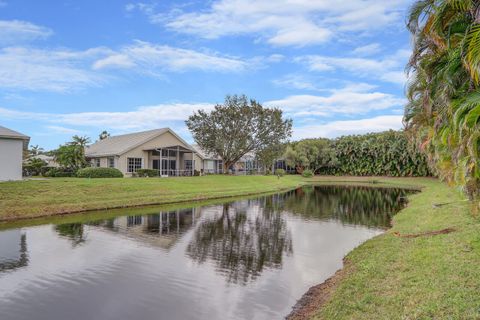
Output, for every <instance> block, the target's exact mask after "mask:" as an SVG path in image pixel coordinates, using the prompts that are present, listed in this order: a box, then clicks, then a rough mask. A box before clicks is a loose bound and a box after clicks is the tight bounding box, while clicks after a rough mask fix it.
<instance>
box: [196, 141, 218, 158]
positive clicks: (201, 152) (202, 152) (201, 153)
mask: <svg viewBox="0 0 480 320" xmlns="http://www.w3.org/2000/svg"><path fill="white" fill-rule="evenodd" d="M192 148H193V150H195V152H196V153H197V154H198V155H199V156H200V157H201V158H203V159H208V160H220V157H218V156H214V155H213V154H211V153H207V152H206V151H205V150H203V149H202V148H201V147H200V146H199V145H198V144H192Z"/></svg>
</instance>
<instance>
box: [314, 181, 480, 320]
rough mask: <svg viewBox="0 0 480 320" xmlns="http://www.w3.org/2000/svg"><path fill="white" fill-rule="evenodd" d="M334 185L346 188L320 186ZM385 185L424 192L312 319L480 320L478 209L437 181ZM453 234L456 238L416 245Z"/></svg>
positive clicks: (362, 252)
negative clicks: (447, 229) (395, 185)
mask: <svg viewBox="0 0 480 320" xmlns="http://www.w3.org/2000/svg"><path fill="white" fill-rule="evenodd" d="M332 179H333V180H334V181H335V183H338V181H340V180H345V178H323V179H316V180H317V181H324V182H325V181H330V182H331V181H332ZM347 180H350V181H361V180H363V179H361V178H360V179H358V178H351V179H347ZM380 181H381V182H385V183H387V184H392V185H393V184H399V185H416V186H422V187H423V189H422V190H423V191H422V192H421V193H418V194H415V195H412V196H410V197H409V199H410V201H409V205H408V207H407V208H406V209H404V210H402V211H401V212H400V213H398V214H397V215H396V216H395V217H394V220H393V224H394V226H393V228H392V229H391V230H389V231H387V232H386V233H385V234H383V235H380V236H378V237H376V238H374V239H372V240H369V241H367V242H366V243H364V244H363V245H361V246H360V247H358V248H357V249H355V250H354V251H352V252H351V253H350V254H348V255H347V257H346V259H345V262H346V263H345V267H344V270H342V271H341V272H339V273H338V274H337V276H336V279H333V280H334V281H332V282H331V283H334V285H333V286H334V287H333V288H330V289H328V290H324V292H323V293H324V294H327V295H328V297H327V298H326V300H327V301H326V302H324V301H322V302H323V305H322V306H317V308H316V311H315V312H314V313H313V314H314V316H313V318H314V319H480V294H479V292H480V267H479V266H480V219H479V218H478V217H476V216H475V215H474V214H472V210H471V208H472V207H471V204H470V203H469V202H467V201H465V198H464V196H463V195H462V194H460V193H458V192H457V191H455V190H453V189H451V188H449V187H448V186H447V185H445V184H443V183H440V182H438V181H437V180H433V179H380ZM446 228H453V229H454V230H455V231H454V232H451V233H448V234H440V235H423V236H418V237H409V236H414V235H419V234H421V233H423V232H430V231H436V230H442V229H446ZM320 300H321V299H320ZM320 300H319V301H320Z"/></svg>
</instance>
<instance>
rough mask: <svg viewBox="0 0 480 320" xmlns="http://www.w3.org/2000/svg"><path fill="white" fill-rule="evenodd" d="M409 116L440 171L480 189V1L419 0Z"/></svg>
mask: <svg viewBox="0 0 480 320" xmlns="http://www.w3.org/2000/svg"><path fill="white" fill-rule="evenodd" d="M407 27H408V29H409V30H410V32H411V33H412V36H413V52H412V55H411V58H410V61H409V64H408V66H407V69H408V70H409V72H410V75H411V78H410V81H409V83H408V87H407V96H408V99H409V103H408V104H407V106H406V108H405V117H404V121H405V124H406V127H407V130H408V132H409V133H410V135H411V137H412V138H413V139H414V140H416V141H417V143H418V144H419V145H420V146H421V147H422V149H423V150H424V151H425V152H426V153H427V155H428V157H429V160H430V163H431V165H432V166H434V167H435V169H436V172H437V174H438V175H439V176H440V177H441V178H443V179H445V180H447V181H448V182H451V183H452V184H453V183H456V184H458V185H460V186H462V187H463V188H464V190H465V191H466V192H467V193H468V194H469V195H470V196H472V197H475V196H478V195H479V189H480V165H479V159H480V157H479V154H480V149H479V146H480V121H479V119H480V88H479V84H480V81H479V80H480V0H419V1H417V2H415V3H414V5H413V6H412V7H411V9H410V13H409V17H408V23H407Z"/></svg>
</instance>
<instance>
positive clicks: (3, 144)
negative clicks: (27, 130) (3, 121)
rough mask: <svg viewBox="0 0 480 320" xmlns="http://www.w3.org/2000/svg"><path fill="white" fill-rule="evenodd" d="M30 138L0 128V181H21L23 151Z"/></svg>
mask: <svg viewBox="0 0 480 320" xmlns="http://www.w3.org/2000/svg"><path fill="white" fill-rule="evenodd" d="M29 141H30V137H27V136H26V135H24V134H21V133H19V132H16V131H13V130H11V129H8V128H5V127H2V126H0V181H6V180H21V179H22V164H23V151H24V150H26V149H27V148H28V143H29Z"/></svg>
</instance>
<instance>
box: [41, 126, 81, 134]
mask: <svg viewBox="0 0 480 320" xmlns="http://www.w3.org/2000/svg"><path fill="white" fill-rule="evenodd" d="M46 128H47V129H48V131H49V132H50V133H58V134H81V133H83V132H82V131H80V130H76V129H72V128H66V127H61V126H47V127H46Z"/></svg>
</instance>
